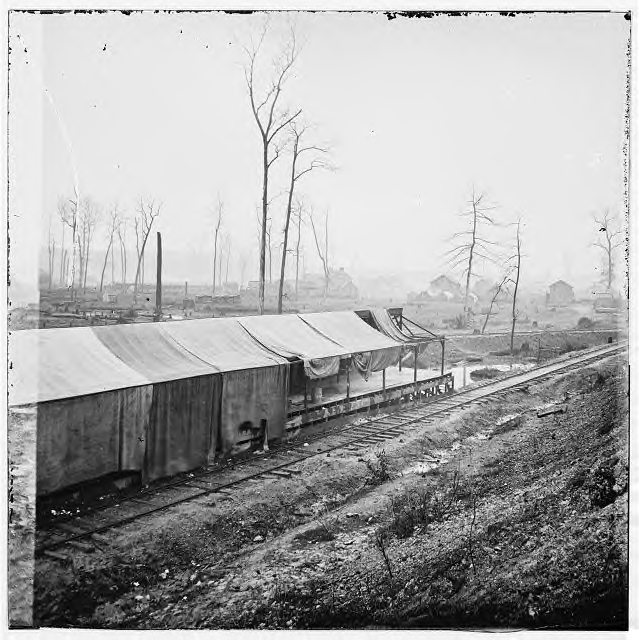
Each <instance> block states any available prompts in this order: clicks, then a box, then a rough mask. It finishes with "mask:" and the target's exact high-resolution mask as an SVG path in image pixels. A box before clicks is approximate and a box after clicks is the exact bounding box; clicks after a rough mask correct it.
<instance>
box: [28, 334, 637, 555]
mask: <svg viewBox="0 0 639 640" xmlns="http://www.w3.org/2000/svg"><path fill="white" fill-rule="evenodd" d="M625 349H627V344H626V343H621V344H617V345H614V346H605V347H599V348H595V349H590V350H588V351H587V352H580V353H579V354H578V355H574V354H570V355H567V356H563V357H561V358H558V359H557V360H555V361H553V362H550V363H546V364H544V365H540V366H537V367H535V368H533V369H529V370H527V371H523V372H516V373H513V374H509V375H507V376H504V377H500V378H499V379H497V380H491V381H488V382H484V383H482V384H478V385H474V386H472V387H470V388H465V389H463V390H460V391H457V392H455V393H453V394H450V395H445V396H435V397H434V398H432V399H431V400H430V401H428V402H427V403H423V404H410V405H408V406H407V407H405V408H403V409H402V408H400V409H399V410H397V411H395V412H393V413H387V414H381V415H378V416H375V417H369V418H366V419H361V418H360V419H359V420H356V421H355V423H351V424H349V425H345V426H342V427H339V428H337V429H330V430H327V431H325V432H323V433H321V434H318V435H316V436H314V437H312V438H304V439H303V440H302V439H300V440H299V441H296V442H294V443H289V444H288V445H285V446H282V447H278V448H277V449H274V450H272V451H271V452H269V453H267V454H265V455H264V456H261V457H259V458H251V459H247V460H244V461H239V462H237V463H236V464H234V465H233V466H232V467H230V468H221V469H220V468H215V469H204V470H203V471H201V472H199V473H193V474H188V475H186V476H183V477H180V478H179V479H176V480H173V481H169V482H166V483H164V484H161V485H159V486H156V487H149V488H146V489H142V490H140V491H137V492H136V493H133V494H131V495H129V496H124V497H119V498H117V502H114V503H109V504H104V505H98V506H93V507H91V508H89V509H88V510H87V511H85V512H84V513H81V514H80V515H68V516H65V517H62V518H57V519H51V520H50V521H47V522H44V523H41V524H40V526H39V528H38V529H37V531H36V549H35V552H36V555H42V554H44V555H47V556H49V557H52V558H56V559H59V560H68V557H67V556H65V555H64V554H63V553H60V552H59V551H60V550H66V551H67V552H69V551H72V550H75V549H79V550H81V551H86V552H89V551H93V550H94V545H95V543H99V542H100V541H104V540H105V538H104V537H103V536H102V535H101V534H103V533H104V532H106V531H108V530H110V529H114V528H116V527H119V526H122V525H125V524H128V523H131V522H134V521H135V520H138V519H140V518H142V517H145V516H148V515H151V514H153V513H157V512H159V511H164V510H167V509H169V508H171V507H173V506H176V505H178V504H182V503H184V502H188V501H197V500H198V499H201V498H204V497H208V496H210V495H212V494H215V495H216V496H217V497H219V498H220V499H232V495H233V492H234V491H235V490H236V489H237V488H239V487H240V486H242V485H245V484H246V483H249V482H254V483H259V482H262V481H263V480H264V479H278V478H290V477H292V476H294V475H296V474H299V473H300V470H299V468H298V466H299V464H300V463H301V462H303V461H304V460H307V459H308V458H312V457H314V456H318V455H324V454H326V453H330V452H332V451H335V450H338V449H342V450H346V451H351V452H356V451H359V450H360V449H362V448H364V447H369V446H371V445H377V444H381V443H383V442H385V441H388V440H391V439H394V438H397V437H400V436H401V435H402V434H405V433H406V431H407V429H409V428H411V427H412V426H413V425H415V424H417V423H420V424H428V423H430V422H432V421H433V420H434V419H435V418H441V417H445V416H447V415H448V414H450V413H452V412H453V411H456V410H458V409H460V408H462V407H466V406H468V405H471V404H475V405H476V404H483V403H485V402H489V401H491V400H493V399H497V398H499V396H500V395H502V394H504V393H510V392H511V391H513V390H515V389H517V388H518V387H522V386H525V385H528V384H529V383H531V382H538V381H540V380H543V379H545V378H548V377H550V376H552V375H554V374H556V373H565V372H567V371H569V370H571V369H578V368H581V367H583V366H586V365H588V364H590V363H592V362H595V361H597V360H600V359H602V358H605V357H609V356H612V355H615V354H617V353H620V352H622V351H624V350H625ZM328 439H330V443H329V444H328V445H327V443H326V440H328Z"/></svg>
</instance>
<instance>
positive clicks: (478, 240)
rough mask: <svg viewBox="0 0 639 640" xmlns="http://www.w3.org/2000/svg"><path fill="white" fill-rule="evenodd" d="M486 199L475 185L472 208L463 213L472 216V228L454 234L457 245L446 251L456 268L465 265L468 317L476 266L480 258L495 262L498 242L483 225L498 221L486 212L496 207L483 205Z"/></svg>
mask: <svg viewBox="0 0 639 640" xmlns="http://www.w3.org/2000/svg"><path fill="white" fill-rule="evenodd" d="M485 200H486V196H485V194H484V193H480V194H476V193H475V187H473V191H472V199H471V200H470V205H471V210H470V211H466V212H464V213H462V214H460V215H461V217H463V218H470V221H471V223H470V229H467V230H465V231H460V232H458V233H455V234H453V236H452V238H451V241H453V242H455V243H456V244H455V246H454V247H453V248H452V249H451V250H450V251H447V252H446V253H445V255H448V256H449V259H448V261H449V263H450V265H451V268H452V269H454V268H456V267H457V266H459V265H462V264H463V265H464V269H463V271H462V276H463V275H464V274H465V276H466V286H465V290H464V317H465V318H466V319H468V315H469V313H470V306H469V304H468V300H469V296H470V281H471V278H472V277H473V275H474V273H475V272H474V270H473V269H474V268H476V266H477V261H478V259H482V260H488V261H489V262H495V256H494V255H493V250H492V247H493V246H494V245H496V244H497V243H496V242H494V241H492V240H489V239H488V238H487V237H486V236H485V235H483V231H482V227H492V226H495V225H496V223H495V221H494V219H493V218H492V217H491V216H489V215H488V214H487V213H486V212H487V211H490V210H492V209H494V208H495V207H489V206H485V205H483V203H484V201H485Z"/></svg>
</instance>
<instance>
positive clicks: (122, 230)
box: [117, 218, 128, 293]
mask: <svg viewBox="0 0 639 640" xmlns="http://www.w3.org/2000/svg"><path fill="white" fill-rule="evenodd" d="M127 225H128V222H127V220H126V218H120V221H119V224H118V228H117V233H118V240H119V241H120V277H121V278H122V293H124V292H125V290H126V230H127Z"/></svg>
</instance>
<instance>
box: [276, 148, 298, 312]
mask: <svg viewBox="0 0 639 640" xmlns="http://www.w3.org/2000/svg"><path fill="white" fill-rule="evenodd" d="M298 143H299V137H297V138H295V144H294V146H293V160H292V162H291V185H290V187H289V190H288V202H287V204H286V222H285V224H284V244H283V246H282V266H281V268H280V287H279V291H278V293H277V313H282V297H283V295H284V273H285V272H286V249H287V246H288V227H289V224H290V222H291V206H292V204H293V191H294V189H295V164H296V163H297V149H298Z"/></svg>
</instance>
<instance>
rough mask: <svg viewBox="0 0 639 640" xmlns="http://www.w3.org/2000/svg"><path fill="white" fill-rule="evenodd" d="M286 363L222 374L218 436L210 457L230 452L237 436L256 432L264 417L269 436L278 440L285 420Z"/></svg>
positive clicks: (241, 436) (281, 434)
mask: <svg viewBox="0 0 639 640" xmlns="http://www.w3.org/2000/svg"><path fill="white" fill-rule="evenodd" d="M287 395H288V367H270V368H269V369H253V370H247V371H235V372H229V373H226V374H225V375H224V383H223V391H222V407H221V419H220V437H219V441H218V443H217V447H216V446H215V445H214V446H213V447H212V448H211V453H210V454H209V458H210V459H211V458H212V457H213V456H214V455H215V453H216V448H217V452H218V453H219V455H221V456H225V455H227V454H229V453H232V452H233V450H234V448H235V446H236V445H237V443H238V440H241V439H245V438H249V437H251V436H252V435H255V434H257V433H258V431H259V430H260V429H261V426H262V421H263V420H265V421H266V423H265V425H266V429H267V433H268V439H269V440H270V441H277V440H280V439H281V438H282V437H283V436H284V428H285V424H286V402H287Z"/></svg>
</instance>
